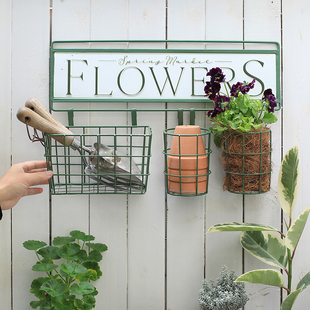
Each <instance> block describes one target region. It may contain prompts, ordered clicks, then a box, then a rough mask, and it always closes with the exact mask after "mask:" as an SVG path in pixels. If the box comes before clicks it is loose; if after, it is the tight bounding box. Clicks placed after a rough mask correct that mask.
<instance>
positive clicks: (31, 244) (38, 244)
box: [23, 240, 46, 251]
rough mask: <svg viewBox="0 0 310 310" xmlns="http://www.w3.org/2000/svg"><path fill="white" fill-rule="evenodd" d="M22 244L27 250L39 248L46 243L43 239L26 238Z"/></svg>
mask: <svg viewBox="0 0 310 310" xmlns="http://www.w3.org/2000/svg"><path fill="white" fill-rule="evenodd" d="M23 246H24V248H26V249H27V250H31V251H36V250H37V249H40V248H43V247H44V246H46V243H45V242H43V241H36V240H28V241H25V242H24V243H23Z"/></svg>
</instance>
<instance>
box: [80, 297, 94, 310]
mask: <svg viewBox="0 0 310 310" xmlns="http://www.w3.org/2000/svg"><path fill="white" fill-rule="evenodd" d="M83 299H84V304H86V305H87V306H89V307H90V309H92V308H94V307H95V304H96V299H95V297H94V296H91V295H87V296H85V297H84V298H83Z"/></svg>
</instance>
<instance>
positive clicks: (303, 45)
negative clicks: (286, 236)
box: [283, 1, 310, 309]
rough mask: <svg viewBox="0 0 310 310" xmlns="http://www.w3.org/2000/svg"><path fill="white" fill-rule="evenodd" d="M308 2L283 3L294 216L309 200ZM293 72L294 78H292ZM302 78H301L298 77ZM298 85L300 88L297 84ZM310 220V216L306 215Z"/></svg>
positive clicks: (301, 255) (304, 243)
mask: <svg viewBox="0 0 310 310" xmlns="http://www.w3.org/2000/svg"><path fill="white" fill-rule="evenodd" d="M309 11H310V6H309V3H307V2H306V1H297V2H295V3H294V5H293V4H292V3H283V14H285V15H284V17H283V101H284V102H283V123H284V127H283V137H284V143H283V154H285V153H286V152H287V151H288V150H289V149H290V148H291V147H293V146H295V145H297V146H298V147H299V152H300V168H301V179H300V187H299V194H298V200H297V204H296V207H295V209H294V211H293V218H294V219H296V217H298V216H299V215H300V214H301V213H302V212H303V211H304V210H305V208H306V207H307V206H308V205H309V203H310V191H309V181H308V179H309V172H310V171H309V164H308V161H309V159H308V158H309V156H308V155H309V144H308V132H309V130H310V128H309V102H308V99H307V98H306V97H304V94H307V87H308V83H309V76H308V75H307V73H306V72H305V70H306V68H308V67H309V58H308V57H307V48H308V46H309V43H310V41H309V35H308V31H307V29H309V20H308V19H307V18H305V16H307V15H308V14H309ZM293 76H296V78H293V79H292V77H293ZM301 76H303V77H304V78H303V79H302V81H301V80H300V79H299V78H300V77H301ZM300 85H301V88H300ZM308 221H309V219H308ZM309 237H310V227H309V222H308V223H307V225H306V227H305V229H304V232H303V235H302V237H301V239H300V242H299V244H298V247H297V250H296V255H295V257H294V260H293V280H292V288H293V289H295V287H296V285H297V283H298V282H299V281H300V279H301V278H302V277H303V276H304V275H305V274H306V273H307V272H309V270H310V264H309V260H308V259H307V258H308V257H309V254H310V253H309V246H308V244H309ZM309 302H310V295H309V291H307V290H305V291H304V292H303V293H301V294H300V295H299V297H298V299H297V300H296V302H295V304H294V309H302V308H307V307H308V305H309Z"/></svg>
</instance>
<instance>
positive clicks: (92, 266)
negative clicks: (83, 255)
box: [83, 262, 102, 279]
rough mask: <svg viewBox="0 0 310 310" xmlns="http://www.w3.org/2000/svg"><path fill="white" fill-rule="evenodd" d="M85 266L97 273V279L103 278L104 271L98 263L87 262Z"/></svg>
mask: <svg viewBox="0 0 310 310" xmlns="http://www.w3.org/2000/svg"><path fill="white" fill-rule="evenodd" d="M83 266H84V267H86V268H87V269H88V270H95V271H96V273H97V279H99V278H100V277H101V276H102V271H101V269H100V266H99V264H98V263H97V262H85V263H83Z"/></svg>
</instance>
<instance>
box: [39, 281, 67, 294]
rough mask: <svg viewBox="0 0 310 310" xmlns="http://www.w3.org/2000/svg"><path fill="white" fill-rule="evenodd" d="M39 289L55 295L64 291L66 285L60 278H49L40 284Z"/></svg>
mask: <svg viewBox="0 0 310 310" xmlns="http://www.w3.org/2000/svg"><path fill="white" fill-rule="evenodd" d="M41 290H43V291H45V292H46V293H47V294H49V295H51V296H52V297H57V296H60V295H62V294H63V293H64V292H65V290H66V286H65V284H64V283H63V282H62V280H60V279H57V280H55V279H50V280H49V281H46V282H44V283H43V284H42V286H41Z"/></svg>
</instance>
